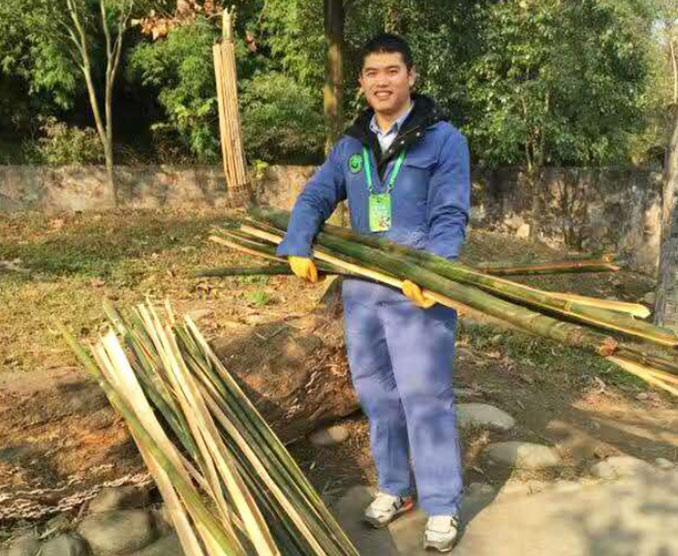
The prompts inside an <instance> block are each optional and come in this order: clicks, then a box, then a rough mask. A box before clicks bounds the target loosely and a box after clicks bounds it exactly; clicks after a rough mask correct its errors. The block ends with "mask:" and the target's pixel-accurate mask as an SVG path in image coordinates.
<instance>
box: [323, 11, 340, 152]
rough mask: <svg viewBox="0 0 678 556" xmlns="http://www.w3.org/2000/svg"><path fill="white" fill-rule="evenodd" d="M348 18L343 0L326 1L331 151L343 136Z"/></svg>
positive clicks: (327, 112) (326, 98)
mask: <svg viewBox="0 0 678 556" xmlns="http://www.w3.org/2000/svg"><path fill="white" fill-rule="evenodd" d="M344 18H345V13H344V3H343V0H325V39H326V40H327V46H328V51H327V79H326V80H325V89H324V95H323V97H324V108H325V119H326V121H327V130H328V134H327V150H328V151H329V149H330V148H331V147H332V145H334V143H335V142H336V141H337V140H338V139H339V137H340V136H341V133H342V131H343V125H344V113H343V112H344V111H343V104H344V56H343V49H344Z"/></svg>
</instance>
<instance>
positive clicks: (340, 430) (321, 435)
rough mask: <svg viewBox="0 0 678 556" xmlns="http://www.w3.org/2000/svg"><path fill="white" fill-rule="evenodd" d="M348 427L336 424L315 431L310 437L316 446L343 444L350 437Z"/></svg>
mask: <svg viewBox="0 0 678 556" xmlns="http://www.w3.org/2000/svg"><path fill="white" fill-rule="evenodd" d="M348 434H349V433H348V429H347V428H346V427H344V426H342V425H335V426H333V427H328V428H326V429H320V430H319V431H316V432H314V433H313V434H312V435H311V436H310V437H309V438H310V440H311V444H313V445H314V446H334V445H335V444H341V443H342V442H344V440H346V439H347V438H348Z"/></svg>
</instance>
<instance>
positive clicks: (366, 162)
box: [363, 147, 405, 195]
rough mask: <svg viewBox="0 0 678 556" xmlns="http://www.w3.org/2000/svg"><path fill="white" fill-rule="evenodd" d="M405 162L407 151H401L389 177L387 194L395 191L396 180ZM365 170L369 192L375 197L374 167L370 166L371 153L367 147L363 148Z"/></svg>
mask: <svg viewBox="0 0 678 556" xmlns="http://www.w3.org/2000/svg"><path fill="white" fill-rule="evenodd" d="M404 160H405V151H400V154H399V155H398V158H396V161H395V164H394V165H393V169H392V170H391V173H390V174H389V175H388V182H387V183H386V193H390V192H391V191H393V187H394V186H395V182H396V178H397V177H398V174H399V173H400V168H401V167H402V165H403V161H404ZM363 168H364V170H365V179H367V190H368V191H369V192H370V195H374V193H375V192H374V182H373V181H372V167H371V166H370V153H369V151H368V150H367V147H363Z"/></svg>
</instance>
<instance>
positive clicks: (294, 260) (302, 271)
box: [288, 257, 318, 283]
mask: <svg viewBox="0 0 678 556" xmlns="http://www.w3.org/2000/svg"><path fill="white" fill-rule="evenodd" d="M288 261H289V263H290V268H291V269H292V272H294V274H295V275H296V276H297V277H299V278H301V279H302V280H306V281H307V282H312V283H314V282H317V281H318V269H317V268H316V266H315V263H314V262H313V261H312V260H311V259H309V258H308V257H289V258H288Z"/></svg>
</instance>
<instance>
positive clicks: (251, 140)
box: [240, 72, 325, 162]
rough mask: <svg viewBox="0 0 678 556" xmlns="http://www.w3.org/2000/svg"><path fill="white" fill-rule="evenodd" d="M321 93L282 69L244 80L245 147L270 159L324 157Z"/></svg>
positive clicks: (251, 153) (250, 153)
mask: <svg viewBox="0 0 678 556" xmlns="http://www.w3.org/2000/svg"><path fill="white" fill-rule="evenodd" d="M321 100H322V99H321V95H320V94H318V92H317V91H313V90H311V89H310V88H308V87H305V86H303V85H301V84H299V83H298V82H297V81H295V80H294V79H292V78H291V77H288V76H287V75H284V74H282V73H279V72H269V73H264V74H259V75H258V76H255V78H253V79H250V80H249V81H245V82H244V83H243V86H242V92H241V94H240V107H241V112H242V121H243V136H244V142H245V150H246V151H247V154H248V156H249V158H250V160H253V159H260V160H263V161H267V162H273V161H275V162H279V161H280V160H287V161H291V162H311V161H317V160H318V159H319V158H321V157H322V154H323V148H324V142H325V126H324V120H323V109H322V104H321Z"/></svg>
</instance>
